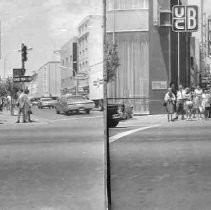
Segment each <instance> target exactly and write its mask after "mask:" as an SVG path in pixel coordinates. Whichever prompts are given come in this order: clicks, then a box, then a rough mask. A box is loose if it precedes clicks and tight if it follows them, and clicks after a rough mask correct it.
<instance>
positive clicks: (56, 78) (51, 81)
mask: <svg viewBox="0 0 211 210" xmlns="http://www.w3.org/2000/svg"><path fill="white" fill-rule="evenodd" d="M60 65H61V64H60V62H58V61H49V62H48V63H46V64H45V65H43V66H42V67H40V69H39V70H38V71H37V74H38V96H39V97H43V96H47V97H48V96H60V94H61V68H60Z"/></svg>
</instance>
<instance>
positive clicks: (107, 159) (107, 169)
mask: <svg viewBox="0 0 211 210" xmlns="http://www.w3.org/2000/svg"><path fill="white" fill-rule="evenodd" d="M102 50H103V61H104V65H103V107H104V108H103V109H104V111H103V119H104V142H105V143H104V155H105V158H104V160H105V162H104V170H105V173H104V180H105V187H104V189H105V209H108V210H110V209H111V179H110V149H109V130H108V125H107V81H108V79H107V67H106V59H107V58H106V54H107V36H106V0H103V49H102Z"/></svg>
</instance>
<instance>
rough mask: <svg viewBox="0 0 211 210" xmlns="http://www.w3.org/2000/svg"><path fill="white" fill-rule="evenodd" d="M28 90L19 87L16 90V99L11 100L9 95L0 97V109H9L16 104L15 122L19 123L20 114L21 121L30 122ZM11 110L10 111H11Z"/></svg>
mask: <svg viewBox="0 0 211 210" xmlns="http://www.w3.org/2000/svg"><path fill="white" fill-rule="evenodd" d="M28 94H29V90H27V89H26V90H23V89H20V90H19V91H18V92H17V100H15V101H13V102H12V99H11V96H10V95H8V96H7V97H0V111H3V110H7V111H11V110H12V109H13V111H14V107H15V106H16V107H17V109H18V117H17V121H16V123H20V120H21V116H22V122H23V123H26V122H32V120H31V117H30V115H31V114H32V110H31V103H30V99H29V97H28ZM11 112H12V111H11Z"/></svg>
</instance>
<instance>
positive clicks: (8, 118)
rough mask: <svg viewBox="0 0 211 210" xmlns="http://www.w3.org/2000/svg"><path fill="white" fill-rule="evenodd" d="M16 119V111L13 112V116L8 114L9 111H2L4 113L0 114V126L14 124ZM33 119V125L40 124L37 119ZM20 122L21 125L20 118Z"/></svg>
mask: <svg viewBox="0 0 211 210" xmlns="http://www.w3.org/2000/svg"><path fill="white" fill-rule="evenodd" d="M17 117H18V110H17V109H15V110H14V115H13V116H12V115H11V114H10V111H7V110H4V111H2V112H0V124H4V125H12V124H16V121H17ZM33 119H34V120H35V121H34V122H33V123H40V122H41V120H40V119H38V118H37V117H34V116H33ZM20 122H21V124H22V116H21V120H20ZM33 123H32V124H33ZM27 124H29V123H27ZM30 124H31V123H30ZM16 125H17V124H16Z"/></svg>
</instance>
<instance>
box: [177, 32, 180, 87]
mask: <svg viewBox="0 0 211 210" xmlns="http://www.w3.org/2000/svg"><path fill="white" fill-rule="evenodd" d="M177 39H178V40H177V42H178V55H177V58H178V61H177V71H178V79H177V80H178V87H179V85H180V32H177Z"/></svg>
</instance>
